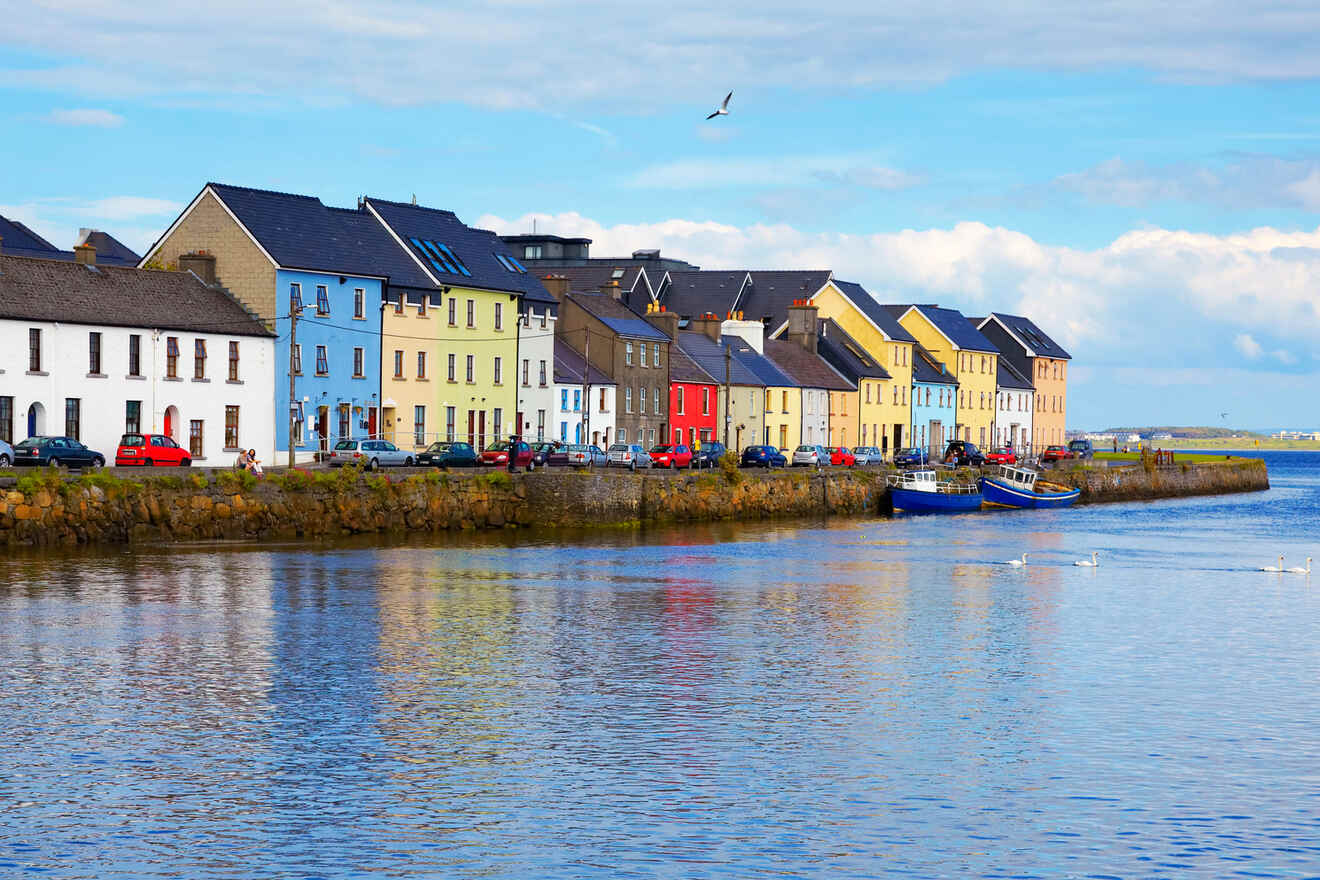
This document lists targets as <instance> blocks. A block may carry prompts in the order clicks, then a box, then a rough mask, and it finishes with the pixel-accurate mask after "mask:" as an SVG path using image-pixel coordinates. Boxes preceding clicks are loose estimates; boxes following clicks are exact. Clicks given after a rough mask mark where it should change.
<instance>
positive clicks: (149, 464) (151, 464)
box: [142, 458, 156, 467]
mask: <svg viewBox="0 0 1320 880" xmlns="http://www.w3.org/2000/svg"><path fill="white" fill-rule="evenodd" d="M142 466H143V467H155V466H156V462H155V461H154V460H152V459H150V458H148V459H147V460H146V461H144V462H142Z"/></svg>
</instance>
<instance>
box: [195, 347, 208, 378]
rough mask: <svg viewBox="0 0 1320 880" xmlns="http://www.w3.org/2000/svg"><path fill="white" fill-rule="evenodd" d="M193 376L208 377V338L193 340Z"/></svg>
mask: <svg viewBox="0 0 1320 880" xmlns="http://www.w3.org/2000/svg"><path fill="white" fill-rule="evenodd" d="M193 378H194V379H205V378H206V340H205V339H194V340H193Z"/></svg>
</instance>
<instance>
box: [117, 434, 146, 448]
mask: <svg viewBox="0 0 1320 880" xmlns="http://www.w3.org/2000/svg"><path fill="white" fill-rule="evenodd" d="M146 442H147V438H145V437H143V436H142V435H141V434H125V435H124V436H123V437H121V438H119V445H120V446H141V445H142V444H144V443H146Z"/></svg>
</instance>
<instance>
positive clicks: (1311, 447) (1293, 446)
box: [1095, 437, 1320, 452]
mask: <svg viewBox="0 0 1320 880" xmlns="http://www.w3.org/2000/svg"><path fill="white" fill-rule="evenodd" d="M1140 445H1142V446H1145V447H1146V448H1147V449H1185V450H1188V451H1197V450H1203V451H1206V452H1220V451H1223V452H1270V451H1284V450H1293V451H1296V452H1320V441H1317V440H1267V439H1262V440H1256V439H1254V438H1251V437H1203V438H1199V439H1198V438H1195V437H1176V438H1174V439H1172V440H1142V441H1140ZM1124 446H1126V447H1127V448H1128V449H1130V450H1132V451H1136V448H1137V446H1138V444H1137V443H1125V442H1123V441H1122V440H1120V441H1119V442H1118V448H1119V449H1122V448H1123V447H1124ZM1112 448H1113V447H1112V445H1111V444H1108V443H1104V442H1097V443H1096V444H1095V449H1096V451H1097V452H1104V451H1106V450H1107V449H1112Z"/></svg>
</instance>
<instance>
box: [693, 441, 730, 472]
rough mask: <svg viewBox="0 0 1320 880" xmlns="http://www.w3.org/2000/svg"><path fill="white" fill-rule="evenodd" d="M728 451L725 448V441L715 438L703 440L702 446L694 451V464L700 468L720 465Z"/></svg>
mask: <svg viewBox="0 0 1320 880" xmlns="http://www.w3.org/2000/svg"><path fill="white" fill-rule="evenodd" d="M728 451H729V450H727V449H725V448H724V444H723V443H718V442H716V441H714V440H703V441H702V443H701V448H700V449H697V450H694V451H693V453H692V466H693V467H694V468H698V469H700V468H711V467H719V464H720V459H721V458H723V457H724V453H726V452H728Z"/></svg>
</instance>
